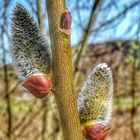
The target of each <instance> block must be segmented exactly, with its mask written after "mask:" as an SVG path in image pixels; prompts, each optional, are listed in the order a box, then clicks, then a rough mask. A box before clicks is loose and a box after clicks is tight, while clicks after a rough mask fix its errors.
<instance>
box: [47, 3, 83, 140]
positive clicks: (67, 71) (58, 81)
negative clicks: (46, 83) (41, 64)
mask: <svg viewBox="0 0 140 140" xmlns="http://www.w3.org/2000/svg"><path fill="white" fill-rule="evenodd" d="M46 4H47V12H48V20H49V32H50V38H51V48H52V68H53V82H54V88H55V90H54V94H55V98H56V102H57V106H58V110H59V116H60V120H61V125H62V130H63V136H64V139H65V140H74V139H75V140H82V139H83V137H82V132H81V128H80V121H79V117H78V111H77V109H76V95H75V92H74V88H73V79H72V77H73V76H72V62H71V50H70V35H68V34H67V33H64V32H62V30H61V29H62V27H61V28H60V20H61V18H62V17H61V16H62V14H63V13H64V12H66V9H65V1H64V0H55V1H50V0H46ZM64 22H65V21H64ZM66 31H67V30H66Z"/></svg>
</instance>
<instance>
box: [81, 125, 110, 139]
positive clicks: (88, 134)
mask: <svg viewBox="0 0 140 140" xmlns="http://www.w3.org/2000/svg"><path fill="white" fill-rule="evenodd" d="M109 129H110V128H108V127H106V126H104V125H103V124H95V125H92V126H89V127H86V128H85V129H84V130H83V134H84V136H85V138H87V139H88V140H104V138H105V137H106V135H107V133H108V131H109Z"/></svg>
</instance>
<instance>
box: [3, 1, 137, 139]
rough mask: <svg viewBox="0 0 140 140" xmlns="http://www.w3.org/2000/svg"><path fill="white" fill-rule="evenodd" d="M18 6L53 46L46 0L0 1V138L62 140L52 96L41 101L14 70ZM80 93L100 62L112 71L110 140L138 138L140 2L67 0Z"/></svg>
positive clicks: (73, 55)
mask: <svg viewBox="0 0 140 140" xmlns="http://www.w3.org/2000/svg"><path fill="white" fill-rule="evenodd" d="M16 2H18V3H21V4H23V5H24V6H25V7H26V8H27V9H28V11H29V12H30V13H31V14H32V15H33V16H34V19H35V21H36V22H37V23H38V25H39V27H40V30H41V31H42V32H43V33H44V34H46V36H47V37H48V42H49V32H48V19H47V13H46V2H45V0H0V140H63V136H62V131H61V126H60V122H59V116H58V111H57V105H56V103H55V98H54V96H53V94H49V95H48V96H47V98H45V99H43V100H39V99H36V98H34V97H33V96H32V95H31V94H29V93H28V92H27V91H26V90H25V89H23V88H22V87H21V86H20V81H19V80H18V78H17V76H16V74H15V71H14V69H13V67H12V60H11V52H10V17H11V13H12V10H13V8H14V6H15V5H16ZM66 5H67V7H68V9H69V10H70V12H71V15H72V33H71V50H72V61H73V76H74V77H73V78H74V85H75V90H76V94H78V92H79V89H80V88H81V86H82V84H83V82H84V80H85V79H86V77H87V75H88V74H89V72H90V71H91V70H92V69H93V68H94V66H95V65H96V64H99V63H101V62H106V63H107V64H108V65H109V66H110V67H111V69H112V71H113V78H114V101H113V103H114V105H113V116H112V122H111V124H110V127H111V130H110V133H109V134H108V136H107V138H106V140H140V0H88V1H87V0H67V1H66Z"/></svg>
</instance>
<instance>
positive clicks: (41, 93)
mask: <svg viewBox="0 0 140 140" xmlns="http://www.w3.org/2000/svg"><path fill="white" fill-rule="evenodd" d="M22 86H23V87H25V88H26V89H28V90H29V92H30V93H32V94H33V95H34V96H35V97H37V98H43V97H45V96H46V95H47V94H48V93H49V92H50V90H51V89H52V80H51V78H50V77H49V76H46V75H33V76H31V77H29V78H27V79H26V80H25V81H24V82H23V83H22Z"/></svg>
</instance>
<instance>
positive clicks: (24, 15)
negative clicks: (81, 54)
mask: <svg viewBox="0 0 140 140" xmlns="http://www.w3.org/2000/svg"><path fill="white" fill-rule="evenodd" d="M11 21H12V23H11V46H12V59H13V65H14V68H15V70H16V72H17V74H18V76H19V77H20V78H21V79H22V80H23V79H25V78H26V77H28V76H31V75H33V74H35V73H45V74H48V73H49V72H50V69H51V52H50V47H49V45H48V43H47V41H46V39H45V38H44V37H43V35H41V33H40V31H39V27H38V26H37V24H36V23H35V22H34V19H33V17H32V16H31V15H30V14H29V12H28V11H27V10H26V9H25V7H23V6H22V5H21V4H16V6H15V8H14V11H13V14H12V18H11Z"/></svg>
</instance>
